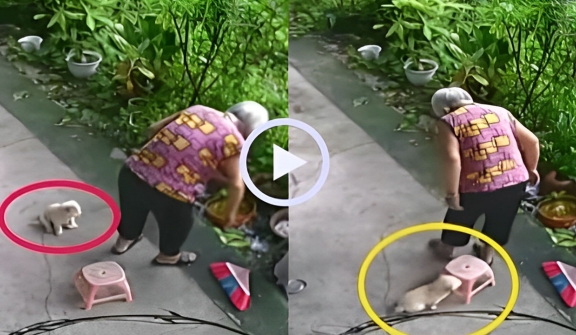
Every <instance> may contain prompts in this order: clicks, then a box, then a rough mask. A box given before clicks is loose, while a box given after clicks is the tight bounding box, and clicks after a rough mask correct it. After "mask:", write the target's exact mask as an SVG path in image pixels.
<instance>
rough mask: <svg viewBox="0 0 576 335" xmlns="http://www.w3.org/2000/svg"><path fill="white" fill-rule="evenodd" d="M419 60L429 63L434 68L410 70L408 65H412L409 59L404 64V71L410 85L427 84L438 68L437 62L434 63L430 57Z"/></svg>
mask: <svg viewBox="0 0 576 335" xmlns="http://www.w3.org/2000/svg"><path fill="white" fill-rule="evenodd" d="M420 62H421V63H425V64H430V65H432V66H433V67H434V68H432V69H431V70H425V71H418V70H412V69H411V68H410V65H412V61H411V60H409V61H407V62H406V63H405V64H404V72H405V73H406V78H408V81H409V82H410V83H412V85H414V86H424V85H426V84H428V82H429V81H430V80H432V77H434V74H435V73H436V71H437V70H438V63H436V62H435V61H433V60H431V59H420Z"/></svg>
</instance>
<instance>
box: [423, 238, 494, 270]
mask: <svg viewBox="0 0 576 335" xmlns="http://www.w3.org/2000/svg"><path fill="white" fill-rule="evenodd" d="M428 247H430V248H431V249H432V250H433V251H434V252H435V253H436V254H437V256H439V257H441V258H445V259H448V260H451V259H452V258H453V252H454V247H451V246H449V245H446V244H444V243H442V241H441V240H440V239H433V240H430V241H428ZM472 249H473V251H474V253H475V254H476V257H478V258H480V259H481V260H483V261H484V262H486V263H487V264H488V265H489V266H492V263H494V255H495V251H494V249H493V248H492V247H490V246H489V245H487V244H484V243H483V242H480V243H478V242H476V241H475V242H474V244H473V245H472Z"/></svg>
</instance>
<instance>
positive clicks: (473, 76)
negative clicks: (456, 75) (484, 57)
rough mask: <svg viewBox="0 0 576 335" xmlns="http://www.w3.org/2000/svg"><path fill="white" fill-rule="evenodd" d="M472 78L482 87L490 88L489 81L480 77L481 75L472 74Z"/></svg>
mask: <svg viewBox="0 0 576 335" xmlns="http://www.w3.org/2000/svg"><path fill="white" fill-rule="evenodd" d="M470 76H471V77H472V78H474V79H476V81H477V82H479V83H480V84H481V85H484V86H488V85H489V83H488V80H486V79H485V78H483V77H482V76H480V75H479V74H476V73H471V74H470Z"/></svg>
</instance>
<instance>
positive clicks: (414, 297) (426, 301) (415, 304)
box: [396, 274, 462, 313]
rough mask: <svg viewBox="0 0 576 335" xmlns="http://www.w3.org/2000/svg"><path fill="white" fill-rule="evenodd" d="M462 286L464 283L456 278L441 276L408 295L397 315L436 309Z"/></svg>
mask: <svg viewBox="0 0 576 335" xmlns="http://www.w3.org/2000/svg"><path fill="white" fill-rule="evenodd" d="M460 286H462V281H461V280H460V279H458V278H456V277H454V276H450V275H445V274H443V275H440V276H439V277H438V278H437V279H436V280H435V281H433V282H432V283H430V284H426V285H423V286H420V287H418V288H416V289H413V290H411V291H409V292H408V293H406V294H405V295H404V297H402V299H400V301H399V302H398V304H397V306H396V313H403V312H408V313H415V312H420V311H423V310H425V309H426V308H430V309H432V310H434V309H436V305H438V303H439V302H440V301H442V300H444V299H446V297H448V296H449V295H450V294H451V293H452V292H453V291H454V290H456V289H458V288H459V287H460Z"/></svg>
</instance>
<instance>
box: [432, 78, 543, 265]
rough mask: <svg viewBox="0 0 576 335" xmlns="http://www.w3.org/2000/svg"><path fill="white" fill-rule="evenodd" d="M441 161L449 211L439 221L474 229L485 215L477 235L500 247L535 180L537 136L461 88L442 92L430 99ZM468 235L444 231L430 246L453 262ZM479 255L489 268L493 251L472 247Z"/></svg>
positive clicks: (506, 237) (444, 89)
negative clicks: (475, 101)
mask: <svg viewBox="0 0 576 335" xmlns="http://www.w3.org/2000/svg"><path fill="white" fill-rule="evenodd" d="M432 108H433V110H434V114H436V116H437V117H439V118H440V122H438V124H439V126H438V130H439V139H440V144H441V155H442V158H441V159H442V161H443V163H444V170H443V171H444V174H445V187H446V198H445V199H446V202H447V204H448V207H449V209H448V212H447V213H446V217H445V219H444V222H446V223H452V224H457V225H461V226H465V227H469V228H472V227H474V225H475V223H476V221H477V220H478V218H479V217H480V216H481V215H482V214H484V215H485V221H484V228H483V230H482V232H483V233H484V234H485V235H487V236H489V237H490V238H492V239H493V240H494V241H496V242H497V243H499V244H500V245H505V244H506V243H507V242H508V238H509V235H510V231H511V229H512V224H513V222H514V218H515V216H516V213H517V212H518V208H519V206H520V202H521V200H522V198H523V197H524V196H525V191H526V186H527V183H528V182H530V183H531V184H535V183H537V182H538V180H539V176H538V172H537V171H536V167H537V165H538V158H539V155H540V150H539V143H538V138H537V137H536V136H535V135H534V134H533V133H532V132H531V131H530V130H528V129H527V128H526V127H524V126H523V125H522V124H521V123H520V122H518V120H516V119H515V118H514V117H513V116H512V114H511V113H510V112H509V111H507V110H506V109H504V108H501V107H497V106H490V105H482V104H476V103H474V102H473V101H472V97H471V96H470V94H468V92H466V91H464V90H463V89H461V88H456V87H452V88H443V89H440V90H438V91H437V92H436V93H435V94H434V96H433V97H432ZM469 239H470V235H468V234H463V233H459V232H454V231H443V232H442V237H441V239H433V240H431V241H430V242H429V246H430V247H431V248H432V249H433V250H434V251H435V252H436V253H437V254H439V255H440V256H442V257H446V258H452V254H453V251H454V247H461V246H465V245H467V244H468V242H469ZM475 252H476V253H477V254H478V257H480V258H481V259H483V260H484V261H486V262H487V263H488V264H492V260H493V257H494V250H493V249H492V248H491V247H490V246H488V245H487V244H486V243H483V242H481V243H480V244H475Z"/></svg>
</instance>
